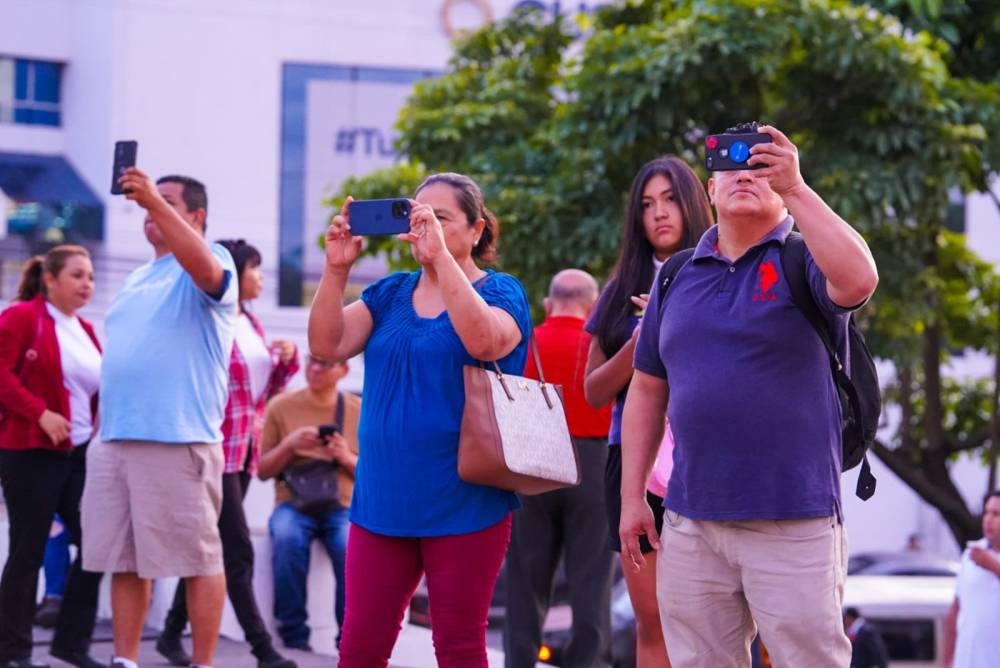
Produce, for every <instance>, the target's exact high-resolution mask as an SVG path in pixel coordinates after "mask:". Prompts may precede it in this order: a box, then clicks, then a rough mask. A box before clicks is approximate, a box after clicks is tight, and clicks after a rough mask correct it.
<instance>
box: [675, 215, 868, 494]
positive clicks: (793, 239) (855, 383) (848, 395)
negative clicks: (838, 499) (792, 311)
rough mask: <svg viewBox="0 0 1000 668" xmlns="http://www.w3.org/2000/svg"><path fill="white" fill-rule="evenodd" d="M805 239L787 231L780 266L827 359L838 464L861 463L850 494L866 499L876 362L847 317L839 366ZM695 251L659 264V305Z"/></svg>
mask: <svg viewBox="0 0 1000 668" xmlns="http://www.w3.org/2000/svg"><path fill="white" fill-rule="evenodd" d="M805 248H806V245H805V242H803V241H802V235H800V234H799V233H798V232H791V233H790V234H789V235H788V238H787V239H786V240H785V244H784V245H783V246H782V247H781V269H782V271H783V272H784V274H785V278H786V280H787V281H788V287H789V289H790V290H791V293H792V301H794V302H795V305H796V306H798V308H799V310H800V311H802V315H804V316H805V318H806V320H808V321H809V324H810V325H812V328H813V330H815V332H816V334H817V335H818V336H819V338H820V340H821V341H822V342H823V346H824V347H825V348H826V352H827V354H828V355H829V357H830V371H831V373H833V379H834V382H835V383H836V385H837V389H838V392H839V394H840V405H841V414H842V415H843V421H844V424H843V429H842V431H841V437H842V439H841V440H842V445H843V466H842V469H843V470H844V471H847V470H849V469H852V468H854V467H855V466H857V465H858V464H861V471H860V472H859V473H858V485H857V488H856V489H855V494H857V495H858V497H859V498H860V499H863V500H865V501H867V500H868V499H870V498H871V497H872V495H873V494H874V493H875V484H876V482H877V481H876V480H875V476H874V475H872V471H871V466H870V465H869V463H868V448H870V447H871V445H872V443H873V442H874V441H875V433H876V432H877V431H878V422H879V416H880V415H881V413H882V391H881V388H880V387H879V382H878V374H877V372H876V371H875V361H874V360H873V359H872V354H871V352H869V350H868V345H867V344H866V343H865V339H864V337H863V336H862V335H861V332H860V331H859V330H858V328H857V325H855V323H854V317H853V316H852V317H851V318H849V320H848V326H847V347H848V354H849V356H850V365H851V368H850V373H847V372H846V371H845V370H844V365H843V364H842V363H841V361H840V355H839V354H838V353H837V350H836V348H835V347H834V345H833V338H832V336H831V334H830V329H829V326H828V325H827V322H826V320H825V319H824V318H823V315H822V314H821V313H820V311H819V307H817V306H816V302H815V301H814V300H813V298H812V291H811V290H810V289H809V283H808V280H807V278H806V259H805V258H806V256H805ZM693 254H694V249H693V248H688V249H687V250H683V251H680V252H679V253H675V254H674V255H673V256H672V257H671V258H670V259H669V260H667V261H666V262H665V263H664V264H663V266H662V267H661V268H660V272H659V274H658V275H657V278H656V280H657V283H659V286H660V304H661V305H662V304H663V298H664V297H665V296H666V294H667V289H668V288H669V287H670V283H671V282H672V281H673V280H674V277H676V276H677V272H678V271H680V269H681V267H683V266H684V265H685V264H687V263H688V260H690V259H691V256H692V255H693Z"/></svg>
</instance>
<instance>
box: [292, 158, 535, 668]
mask: <svg viewBox="0 0 1000 668" xmlns="http://www.w3.org/2000/svg"><path fill="white" fill-rule="evenodd" d="M411 204H412V207H411V208H412V210H411V214H410V231H409V232H407V233H404V234H401V235H399V238H400V239H401V240H403V241H406V242H408V243H409V244H410V246H411V250H412V252H413V256H414V258H415V259H416V260H417V262H418V263H419V264H420V269H419V270H418V271H416V272H412V273H396V274H391V275H389V276H386V277H385V278H383V279H381V280H379V281H377V282H375V283H374V284H372V285H370V286H369V287H368V288H367V289H366V290H365V291H364V292H363V293H362V295H361V299H360V300H359V301H357V302H354V303H353V304H351V305H349V306H347V307H346V308H345V307H343V306H342V303H343V298H344V288H345V287H346V285H347V276H348V271H349V270H350V267H351V265H352V264H353V263H354V262H355V260H356V259H357V257H358V254H359V252H360V250H361V243H362V240H361V238H360V237H354V236H351V234H350V229H351V227H350V205H351V199H350V198H348V200H347V202H346V203H345V204H344V208H343V209H342V210H341V212H340V214H339V215H337V216H335V217H334V219H333V222H332V223H331V225H330V227H329V229H328V230H327V232H326V265H325V267H324V269H323V276H322V278H321V280H320V284H319V287H318V289H317V291H316V297H315V299H314V301H313V305H312V309H311V311H310V313H309V346H310V352H311V354H313V355H314V356H316V357H319V358H322V359H327V360H346V359H348V358H350V357H352V356H354V355H357V354H359V353H361V352H362V351H364V352H365V383H364V401H363V402H362V406H361V421H360V425H359V428H358V439H359V442H360V451H361V455H360V458H359V461H358V466H357V470H356V473H355V481H356V482H355V487H354V498H353V500H352V502H351V529H350V534H349V538H348V544H349V546H350V548H349V549H348V550H347V565H346V575H347V586H346V590H347V610H346V614H345V621H344V628H343V630H342V633H343V635H342V638H341V643H340V666H341V667H342V668H345V667H358V668H372V667H374V666H386V665H388V662H389V656H390V654H391V652H392V647H393V645H394V644H395V641H396V637H397V635H398V634H399V629H400V623H401V621H402V619H403V613H404V611H405V608H406V605H407V603H408V602H409V600H410V597H411V595H412V594H413V591H414V590H415V589H416V587H417V584H418V583H419V581H420V578H421V576H422V575H424V574H426V576H427V590H428V597H429V601H430V605H431V606H432V607H433V610H434V613H433V618H432V622H431V624H432V631H433V634H434V647H435V653H436V655H437V660H438V665H439V666H456V667H461V668H469V667H472V666H486V665H487V664H486V616H487V611H488V609H489V603H490V598H491V597H492V595H493V588H494V585H495V584H496V579H497V574H498V572H499V570H500V564H501V562H502V561H503V555H504V552H505V551H506V549H507V542H508V539H509V537H510V521H511V520H510V512H511V510H512V509H514V508H515V507H517V500H516V497H515V496H514V494H512V493H510V492H506V491H503V490H499V489H496V488H493V487H485V486H482V485H473V484H469V483H466V482H464V481H463V480H461V479H460V478H459V477H458V471H457V459H458V436H459V427H460V424H461V420H462V410H463V407H464V405H465V396H464V387H463V381H462V367H463V365H466V364H476V363H477V360H498V363H499V365H500V367H501V369H503V370H504V371H508V372H511V373H520V372H521V370H522V369H524V362H525V357H526V351H527V344H528V340H529V338H530V336H531V318H530V314H529V311H528V300H527V297H526V295H525V293H524V288H523V287H522V286H521V284H520V282H518V281H517V279H515V278H514V277H512V276H510V275H507V274H501V273H495V272H493V271H486V270H483V269H481V268H480V266H479V265H478V264H477V260H479V261H482V262H491V261H492V260H493V259H494V258H495V256H496V242H497V237H498V234H499V228H498V225H497V221H496V219H495V218H494V217H493V215H492V214H491V213H490V212H489V211H488V210H487V209H486V207H485V206H484V205H483V196H482V193H481V192H480V190H479V187H478V186H477V185H476V184H475V182H473V181H472V180H471V179H469V178H468V177H466V176H462V175H460V174H452V173H445V174H436V175H434V176H431V177H429V178H428V179H427V180H425V181H424V182H423V183H422V184H421V185H420V187H418V188H417V191H416V193H415V195H414V200H413V201H412V202H411Z"/></svg>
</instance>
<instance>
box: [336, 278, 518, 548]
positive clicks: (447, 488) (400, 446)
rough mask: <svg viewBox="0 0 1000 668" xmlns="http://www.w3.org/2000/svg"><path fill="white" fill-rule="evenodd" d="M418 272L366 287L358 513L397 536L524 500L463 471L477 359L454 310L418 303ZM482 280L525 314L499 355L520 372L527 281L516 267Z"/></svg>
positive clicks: (461, 528)
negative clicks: (466, 371) (462, 445)
mask: <svg viewBox="0 0 1000 668" xmlns="http://www.w3.org/2000/svg"><path fill="white" fill-rule="evenodd" d="M420 273H421V272H419V271H417V272H413V273H397V274H391V275H389V276H386V277H385V278H383V279H381V280H379V281H377V282H375V283H373V284H372V285H370V286H368V288H366V289H365V291H364V292H363V293H362V294H361V300H362V301H363V302H364V303H365V305H366V306H367V307H368V310H369V312H370V313H371V315H372V319H373V321H374V324H373V327H372V333H371V336H370V337H369V339H368V344H367V347H366V348H365V381H364V400H363V401H362V403H361V421H360V424H359V426H358V440H359V444H360V456H359V459H358V466H357V470H356V471H355V486H354V496H353V499H352V502H351V521H352V522H354V523H356V524H358V525H360V526H362V527H364V528H365V529H367V530H369V531H372V532H374V533H380V534H384V535H389V536H408V537H425V536H447V535H456V534H464V533H472V532H474V531H479V530H481V529H485V528H487V527H489V526H492V525H493V524H496V523H497V522H499V521H500V520H501V519H503V518H504V516H506V514H507V513H508V512H510V511H511V510H512V509H514V508H517V507H518V501H517V497H516V496H515V495H514V494H512V493H511V492H507V491H504V490H500V489H496V488H494V487H486V486H483V485H474V484H470V483H467V482H464V481H463V480H461V479H460V478H459V477H458V436H459V428H460V426H461V422H462V411H463V409H464V407H465V389H464V383H463V379H462V367H463V366H464V365H466V364H477V363H478V362H477V361H476V360H475V359H473V358H472V357H471V356H470V355H469V353H468V352H466V350H465V347H464V346H463V345H462V342H461V340H460V339H459V338H458V334H457V333H456V332H455V328H454V327H453V326H452V324H451V318H450V317H449V316H448V313H447V311H445V312H442V313H441V314H440V315H438V316H437V317H436V318H422V317H420V316H419V315H417V313H416V311H414V310H413V291H414V289H416V287H417V282H418V280H419V279H420ZM477 290H478V292H479V294H480V295H481V296H482V298H483V299H484V300H485V301H486V303H487V304H489V305H490V306H496V307H499V308H501V309H503V310H505V311H507V312H508V313H510V315H511V316H512V317H513V318H514V320H515V321H516V322H517V325H518V327H519V328H520V330H521V342H520V343H519V344H518V345H517V347H516V348H515V349H514V351H513V352H511V353H510V354H509V355H507V356H506V357H504V358H503V359H501V360H499V361H498V363H499V365H500V368H501V369H502V370H503V371H505V372H508V373H513V374H521V373H522V372H523V370H524V363H525V359H526V356H527V350H528V341H529V338H530V336H531V315H530V312H529V309H528V299H527V296H526V294H525V291H524V287H523V286H522V285H521V283H520V282H519V281H518V280H517V279H516V278H514V277H513V276H511V275H509V274H501V273H496V272H492V271H491V272H489V275H488V276H487V277H484V278H483V279H480V281H479V282H478V283H477Z"/></svg>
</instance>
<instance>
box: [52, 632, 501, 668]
mask: <svg viewBox="0 0 1000 668" xmlns="http://www.w3.org/2000/svg"><path fill="white" fill-rule="evenodd" d="M33 631H34V638H35V653H34V659H35V661H41V662H47V663H48V664H49V665H50V666H51V668H72V666H70V665H69V664H67V663H65V662H63V661H59V660H58V659H55V658H52V657H50V656H49V655H48V648H49V643H50V642H51V640H52V631H51V630H47V629H41V628H39V627H37V626H36V627H34V629H33ZM156 636H157V631H155V630H153V629H149V628H148V627H147V629H146V630H145V631H144V632H143V639H142V646H141V648H140V652H139V665H140V666H141V667H142V668H145V667H147V666H148V667H153V666H157V667H162V666H169V665H170V664H169V663H167V660H166V659H164V658H163V657H162V656H160V655H159V654H158V653H157V652H156V648H155V645H156ZM494 640H495V639H494ZM491 644H492V643H491ZM184 645H185V647H186V648H187V649H188V650H190V648H191V647H190V646H191V639H190V637H186V638H185V639H184ZM277 649H278V651H279V652H281V653H282V654H283V655H285V656H286V657H288V658H289V659H293V660H294V661H295V662H296V663H298V665H299V668H318V667H319V666H322V667H323V668H332V667H333V666H336V665H337V656H336V655H335V654H333V655H331V654H319V653H312V652H300V651H298V650H290V649H286V648H284V647H281V646H278V647H277ZM111 652H112V644H111V622H110V621H100V622H98V624H97V627H96V628H95V629H94V639H93V643H92V644H91V647H90V655H91V656H92V657H94V658H95V659H97V660H98V661H105V660H107V661H108V663H110V662H111ZM487 654H488V659H489V665H490V668H500V667H501V666H503V653H502V652H500V651H498V650H496V649H493V648H488V649H487ZM256 665H257V662H256V661H255V660H254V658H253V655H252V654H250V646H249V645H248V644H247V643H245V642H240V641H236V640H230V639H228V638H225V637H220V638H219V644H218V647H217V649H216V653H215V664H214V668H255V666H256ZM436 666H437V662H436V661H435V660H434V649H433V644H432V641H431V633H430V630H429V629H425V628H423V627H420V626H416V625H414V624H405V625H404V626H403V630H402V632H400V634H399V639H398V641H397V642H396V647H395V648H394V650H393V653H392V660H391V661H390V663H389V668H435V667H436Z"/></svg>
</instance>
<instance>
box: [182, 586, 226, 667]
mask: <svg viewBox="0 0 1000 668" xmlns="http://www.w3.org/2000/svg"><path fill="white" fill-rule="evenodd" d="M184 584H185V585H186V587H187V600H188V603H189V605H188V617H190V619H191V663H195V664H198V665H200V666H211V665H212V661H213V660H214V658H215V646H216V644H218V642H219V627H221V626H222V608H223V607H224V606H225V604H226V576H225V574H224V573H219V574H218V575H195V576H192V577H189V578H185V579H184Z"/></svg>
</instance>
